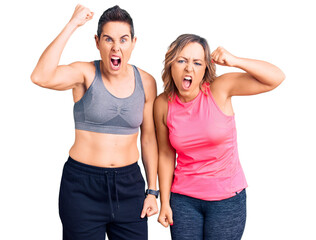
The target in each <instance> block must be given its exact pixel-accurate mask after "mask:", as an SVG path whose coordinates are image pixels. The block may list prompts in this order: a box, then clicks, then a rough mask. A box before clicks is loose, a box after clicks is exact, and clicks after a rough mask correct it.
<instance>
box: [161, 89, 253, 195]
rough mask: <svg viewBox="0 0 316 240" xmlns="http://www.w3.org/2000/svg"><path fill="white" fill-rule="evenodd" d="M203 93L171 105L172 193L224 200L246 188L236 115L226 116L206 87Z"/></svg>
mask: <svg viewBox="0 0 316 240" xmlns="http://www.w3.org/2000/svg"><path fill="white" fill-rule="evenodd" d="M205 86H206V87H205V92H206V93H207V94H208V95H206V94H204V93H203V92H202V91H200V93H199V95H198V96H197V97H196V98H195V99H193V100H192V101H190V102H187V103H183V102H181V100H180V99H179V98H178V96H176V97H175V99H174V100H173V101H171V102H170V101H169V103H168V116H167V126H168V128H169V140H170V143H171V145H172V146H173V148H174V149H175V150H176V152H177V155H178V156H177V166H176V169H175V172H174V180H173V183H172V187H171V191H172V192H174V193H179V194H183V195H187V196H190V197H194V198H199V199H203V200H209V201H214V200H223V199H226V198H229V197H232V196H234V195H235V192H239V191H241V190H242V189H244V188H246V187H247V182H246V178H245V175H244V173H243V170H242V167H241V165H240V162H239V158H238V150H237V136H236V135H237V134H236V127H235V118H234V116H227V115H225V114H224V113H223V112H222V111H221V110H220V108H219V107H218V106H217V105H216V103H215V101H214V98H213V96H212V93H211V91H210V89H209V87H208V85H205Z"/></svg>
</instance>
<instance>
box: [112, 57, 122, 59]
mask: <svg viewBox="0 0 316 240" xmlns="http://www.w3.org/2000/svg"><path fill="white" fill-rule="evenodd" d="M111 59H113V60H119V59H120V58H119V57H111Z"/></svg>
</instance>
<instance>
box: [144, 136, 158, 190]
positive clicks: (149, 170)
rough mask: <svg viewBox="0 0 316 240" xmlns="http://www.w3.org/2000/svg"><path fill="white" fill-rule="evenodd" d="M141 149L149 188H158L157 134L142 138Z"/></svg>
mask: <svg viewBox="0 0 316 240" xmlns="http://www.w3.org/2000/svg"><path fill="white" fill-rule="evenodd" d="M141 149H142V160H143V164H144V168H145V172H146V179H147V185H148V188H149V189H153V190H157V168H158V149H157V142H156V136H155V134H153V136H151V137H143V138H142V141H141Z"/></svg>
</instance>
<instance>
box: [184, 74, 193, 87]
mask: <svg viewBox="0 0 316 240" xmlns="http://www.w3.org/2000/svg"><path fill="white" fill-rule="evenodd" d="M191 84H192V77H190V76H186V77H184V79H183V81H182V87H183V88H184V89H189V88H190V86H191Z"/></svg>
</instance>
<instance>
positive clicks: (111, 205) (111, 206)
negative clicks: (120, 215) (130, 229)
mask: <svg viewBox="0 0 316 240" xmlns="http://www.w3.org/2000/svg"><path fill="white" fill-rule="evenodd" d="M113 173H114V176H113V185H114V188H115V197H116V205H117V209H119V208H120V205H119V200H118V193H117V186H116V175H117V174H118V172H117V171H114V172H113ZM105 176H106V183H107V188H108V196H109V202H110V208H111V216H112V218H113V219H114V218H115V214H114V208H113V203H112V195H111V189H110V181H109V172H108V171H105Z"/></svg>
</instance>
